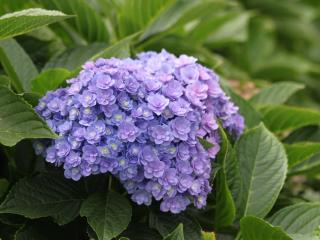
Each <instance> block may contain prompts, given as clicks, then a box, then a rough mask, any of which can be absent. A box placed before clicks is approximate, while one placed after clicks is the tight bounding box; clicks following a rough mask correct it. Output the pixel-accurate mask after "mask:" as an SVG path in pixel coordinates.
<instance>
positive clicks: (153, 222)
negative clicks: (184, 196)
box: [149, 212, 202, 240]
mask: <svg viewBox="0 0 320 240" xmlns="http://www.w3.org/2000/svg"><path fill="white" fill-rule="evenodd" d="M180 223H182V224H183V226H184V227H183V232H184V238H185V240H202V237H201V227H200V225H199V223H198V222H197V221H196V220H195V219H194V218H192V217H191V216H189V215H186V214H179V215H176V214H175V215H173V214H166V213H153V212H151V213H150V215H149V225H150V227H151V228H154V229H156V230H157V231H158V232H159V233H160V234H161V235H162V236H163V237H165V236H167V235H168V234H170V233H171V232H172V231H173V230H174V229H175V228H176V227H177V226H178V225H179V224H180Z"/></svg>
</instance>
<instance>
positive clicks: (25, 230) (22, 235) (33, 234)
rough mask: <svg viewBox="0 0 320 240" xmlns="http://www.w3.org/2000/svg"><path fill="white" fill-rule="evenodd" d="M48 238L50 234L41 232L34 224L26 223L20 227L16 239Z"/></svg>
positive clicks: (35, 239)
mask: <svg viewBox="0 0 320 240" xmlns="http://www.w3.org/2000/svg"><path fill="white" fill-rule="evenodd" d="M31 239H32V240H47V239H48V236H45V235H43V234H42V233H40V232H39V231H38V230H37V229H36V228H35V227H34V226H32V225H25V226H23V227H22V228H20V229H19V230H18V231H17V233H16V235H15V240H31Z"/></svg>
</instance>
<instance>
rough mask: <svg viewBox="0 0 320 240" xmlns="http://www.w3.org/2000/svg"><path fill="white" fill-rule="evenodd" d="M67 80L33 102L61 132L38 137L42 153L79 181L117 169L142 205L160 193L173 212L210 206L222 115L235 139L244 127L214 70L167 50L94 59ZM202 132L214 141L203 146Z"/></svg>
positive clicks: (116, 173) (165, 208)
mask: <svg viewBox="0 0 320 240" xmlns="http://www.w3.org/2000/svg"><path fill="white" fill-rule="evenodd" d="M67 83H68V84H69V85H68V87H66V88H60V89H58V90H56V91H50V92H48V93H47V94H46V95H45V96H44V97H43V98H42V99H40V101H39V105H38V106H37V107H35V110H36V111H37V112H38V114H39V115H40V116H41V117H43V118H44V119H45V121H46V122H47V123H48V125H49V127H50V128H51V129H52V130H53V131H55V132H57V133H58V135H59V138H58V139H56V140H43V141H42V140H40V141H37V142H35V144H34V148H35V151H36V153H37V154H39V155H42V156H44V158H45V160H46V161H47V162H49V163H52V164H54V165H56V166H62V167H63V170H64V175H65V177H66V178H70V179H73V180H75V181H78V180H79V179H80V178H82V177H86V176H89V175H93V174H99V173H109V174H112V175H114V176H115V177H117V178H118V179H119V180H120V182H121V183H122V184H123V186H124V188H125V189H126V190H127V192H128V193H129V194H131V199H132V200H133V201H134V202H136V203H137V204H144V205H150V204H151V203H152V200H153V199H155V200H156V201H160V209H161V211H164V212H168V211H169V212H172V213H179V212H181V211H184V210H185V209H186V208H187V206H188V205H190V204H193V205H194V206H195V207H197V208H203V207H204V206H205V205H206V199H207V196H208V194H209V193H210V191H211V186H210V181H209V178H210V173H211V162H212V161H214V159H215V157H216V155H217V153H218V151H219V150H220V132H219V129H218V121H220V122H221V124H222V126H223V128H225V129H226V130H227V131H228V133H229V134H230V135H232V136H233V137H238V136H239V135H240V134H241V133H242V131H243V129H244V120H243V117H242V116H241V115H239V113H238V107H237V106H235V105H234V104H233V103H232V102H231V101H230V99H229V97H228V96H226V94H225V93H224V92H223V90H222V89H221V87H220V84H219V77H218V76H217V75H216V74H215V73H214V72H213V71H212V70H210V69H208V68H206V67H204V66H201V65H200V64H198V63H197V59H195V58H193V57H189V56H186V55H181V56H179V57H176V56H174V55H172V54H170V53H168V52H166V51H164V50H163V51H162V52H160V53H156V52H144V53H141V54H139V55H138V57H137V58H136V59H130V58H127V59H116V58H111V59H102V58H101V59H98V60H96V61H95V62H88V63H86V64H84V66H83V70H82V71H81V72H80V74H79V75H78V76H77V77H75V78H72V79H69V80H67ZM199 137H201V138H203V139H205V140H207V141H209V142H211V143H212V144H213V147H212V148H210V149H208V150H205V149H204V148H203V147H202V145H201V144H200V142H199V140H198V138H199Z"/></svg>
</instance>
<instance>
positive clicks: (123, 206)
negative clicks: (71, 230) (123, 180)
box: [80, 192, 131, 240]
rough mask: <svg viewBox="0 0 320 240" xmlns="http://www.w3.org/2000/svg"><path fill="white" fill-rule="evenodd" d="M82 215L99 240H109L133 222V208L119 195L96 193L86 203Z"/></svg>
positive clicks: (82, 208)
mask: <svg viewBox="0 0 320 240" xmlns="http://www.w3.org/2000/svg"><path fill="white" fill-rule="evenodd" d="M80 214H81V216H84V217H86V218H87V220H88V223H89V225H90V226H91V227H92V228H93V229H94V231H95V232H96V234H97V236H98V238H99V240H109V239H113V238H114V237H116V236H118V235H119V234H120V233H121V232H122V231H124V230H125V229H126V228H127V226H128V224H129V223H130V220H131V206H130V203H129V201H128V200H127V199H126V198H125V197H124V196H122V195H120V194H118V193H115V192H108V193H107V194H105V193H96V194H93V195H91V196H90V197H89V198H88V199H86V200H85V201H84V203H83V205H82V207H81V211H80Z"/></svg>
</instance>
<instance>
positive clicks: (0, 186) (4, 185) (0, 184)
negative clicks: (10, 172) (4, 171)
mask: <svg viewBox="0 0 320 240" xmlns="http://www.w3.org/2000/svg"><path fill="white" fill-rule="evenodd" d="M8 187H9V182H8V180H7V179H5V178H1V179H0V199H1V198H2V197H3V196H4V194H5V193H6V192H7V190H8Z"/></svg>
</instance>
